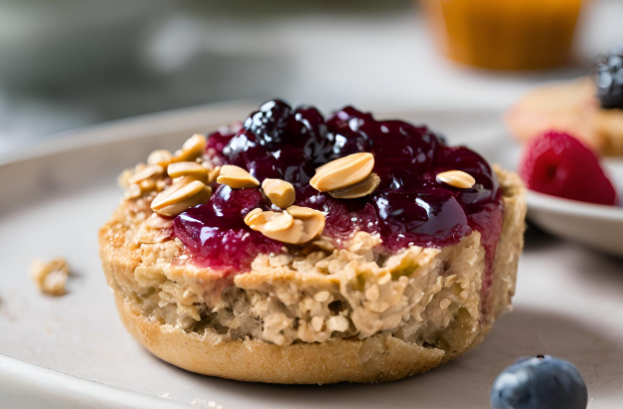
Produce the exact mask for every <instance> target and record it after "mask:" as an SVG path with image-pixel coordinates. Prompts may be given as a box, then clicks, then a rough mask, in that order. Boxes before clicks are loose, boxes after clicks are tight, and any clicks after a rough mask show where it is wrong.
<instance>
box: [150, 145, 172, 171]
mask: <svg viewBox="0 0 623 409" xmlns="http://www.w3.org/2000/svg"><path fill="white" fill-rule="evenodd" d="M171 162H173V154H172V153H171V152H169V151H168V150H166V149H159V150H156V151H153V152H152V153H150V154H149V156H148V157H147V164H148V165H159V166H162V167H163V168H166V167H167V166H169V164H170V163H171Z"/></svg>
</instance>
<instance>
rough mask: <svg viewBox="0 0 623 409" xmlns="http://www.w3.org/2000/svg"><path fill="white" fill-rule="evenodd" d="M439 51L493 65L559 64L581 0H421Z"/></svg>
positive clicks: (568, 54)
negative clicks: (439, 47) (439, 46)
mask: <svg viewBox="0 0 623 409" xmlns="http://www.w3.org/2000/svg"><path fill="white" fill-rule="evenodd" d="M421 1H422V3H423V5H424V8H425V10H426V12H427V14H428V16H429V18H430V20H431V23H432V26H433V28H434V30H435V34H436V37H437V41H438V42H439V43H440V45H441V48H442V50H443V52H444V53H445V54H446V55H447V56H448V57H449V58H451V59H452V60H455V61H458V62H461V63H465V64H468V65H472V66H475V67H482V68H491V69H496V70H538V69H546V68H554V67H558V66H561V65H564V64H566V63H568V62H569V60H570V58H571V46H572V43H573V33H574V31H575V26H576V21H577V19H578V15H579V13H580V9H581V8H582V0H421Z"/></svg>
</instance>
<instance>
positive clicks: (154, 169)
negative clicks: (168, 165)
mask: <svg viewBox="0 0 623 409" xmlns="http://www.w3.org/2000/svg"><path fill="white" fill-rule="evenodd" d="M163 173H164V168H163V167H162V166H160V165H149V166H145V167H144V168H142V169H141V170H139V171H138V172H136V173H135V174H134V175H132V177H130V178H129V179H128V183H130V184H134V183H140V182H142V181H143V180H146V179H149V178H152V177H154V176H158V175H161V174H163Z"/></svg>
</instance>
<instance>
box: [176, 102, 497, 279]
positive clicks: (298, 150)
mask: <svg viewBox="0 0 623 409" xmlns="http://www.w3.org/2000/svg"><path fill="white" fill-rule="evenodd" d="M357 152H371V153H373V154H374V157H375V167H374V172H375V173H377V174H378V175H379V176H380V177H381V184H380V186H379V188H378V189H377V190H376V191H375V192H374V193H373V194H372V195H370V196H367V197H363V198H361V199H334V198H332V197H331V196H330V195H329V194H327V193H320V192H318V191H316V190H315V189H313V188H312V187H311V186H310V185H309V179H310V178H311V177H312V176H313V175H314V170H315V168H317V167H319V166H321V165H323V164H325V163H327V162H329V161H331V160H334V159H337V158H340V157H343V156H346V155H350V154H352V153H357ZM206 156H207V158H208V159H209V160H212V162H213V163H215V164H216V165H224V164H233V165H237V166H240V167H242V168H244V169H247V170H248V171H249V172H250V173H251V174H252V175H253V176H255V177H256V178H257V179H258V180H259V181H260V182H261V181H262V180H263V179H265V178H279V179H283V180H286V181H288V182H291V183H292V184H294V186H295V188H296V191H297V196H296V204H297V205H299V206H307V207H311V208H314V209H317V210H320V211H323V212H325V214H326V227H325V230H324V233H323V234H325V235H328V236H331V237H333V238H334V239H337V240H339V241H343V240H346V239H348V238H349V237H351V236H352V234H353V233H355V232H356V231H366V232H369V233H376V234H379V235H380V237H381V239H382V240H383V247H384V248H385V249H386V250H387V251H388V252H394V251H396V250H399V249H401V248H405V247H408V246H410V245H416V246H425V247H437V248H441V247H444V246H448V245H452V244H456V243H457V242H458V241H459V240H460V239H461V238H463V237H465V236H467V235H469V234H470V233H471V232H472V230H477V231H480V232H482V233H483V244H484V245H485V248H486V250H487V265H488V267H489V270H490V267H491V266H492V263H493V256H494V254H495V246H496V244H497V242H498V239H499V236H500V233H501V227H502V202H501V199H500V194H499V191H498V181H497V179H496V177H495V174H494V173H493V172H492V170H491V167H490V166H489V164H488V163H487V162H486V161H485V160H484V159H483V158H482V157H481V156H479V155H478V154H477V153H475V152H472V151H470V150H469V149H467V148H464V147H450V146H447V145H446V144H445V142H444V140H443V138H441V137H440V136H438V135H436V134H435V133H434V132H432V131H431V130H429V129H428V128H427V127H425V126H415V125H411V124H409V123H406V122H403V121H398V120H385V121H377V120H375V119H374V118H373V117H372V115H371V114H369V113H364V112H360V111H358V110H356V109H355V108H353V107H346V108H343V109H342V110H340V111H338V112H336V113H335V114H333V115H332V116H331V117H329V118H328V119H326V120H325V118H324V117H323V116H322V114H321V113H320V112H319V111H318V110H317V109H316V108H314V107H310V106H304V107H299V108H296V109H293V108H291V107H290V106H289V105H288V104H286V103H284V102H282V101H279V100H274V101H269V102H266V103H264V104H263V105H262V106H261V107H260V110H259V111H257V112H254V113H252V114H251V115H250V116H249V117H248V118H247V119H246V121H245V122H244V123H243V124H242V126H240V125H238V126H233V127H230V128H226V127H225V128H221V129H219V130H218V131H217V132H214V133H212V134H211V135H209V137H208V147H207V150H206ZM447 170H462V171H464V172H467V173H469V174H470V175H472V176H473V177H474V178H475V180H476V184H475V185H474V187H473V188H470V189H459V188H454V187H452V186H449V185H446V184H444V183H442V182H438V181H437V180H436V175H437V174H438V173H440V172H443V171H447ZM214 188H216V190H215V191H214V194H213V195H212V198H211V199H210V201H209V202H208V203H207V204H205V205H201V206H197V207H195V208H193V209H190V210H188V211H187V212H185V213H182V214H181V215H179V216H178V217H177V218H176V219H175V223H174V232H173V234H174V236H175V237H177V238H179V239H180V240H181V241H182V242H183V243H184V244H185V245H186V246H187V247H188V249H189V250H190V252H191V253H192V255H193V257H194V260H195V262H196V263H199V264H200V265H205V266H210V267H213V268H215V269H222V270H226V271H244V270H246V269H248V268H249V263H250V262H251V261H252V260H253V258H254V257H255V256H256V255H257V254H260V253H271V252H272V253H278V252H280V251H281V250H282V249H283V247H284V245H283V244H282V243H280V242H277V241H274V240H271V239H269V238H267V237H264V236H263V235H262V234H261V233H258V232H255V231H253V230H251V229H250V228H248V227H247V226H246V225H245V224H244V221H243V217H244V216H245V215H246V214H247V213H248V212H249V211H251V210H252V209H254V208H256V207H260V208H263V209H269V208H270V207H271V204H270V202H268V201H267V199H266V198H264V197H263V195H262V193H261V191H260V189H259V188H254V189H239V190H235V189H230V188H229V187H227V186H225V185H219V186H218V187H216V186H214ZM490 280H491V277H488V276H485V280H484V283H483V291H487V289H488V287H489V286H490Z"/></svg>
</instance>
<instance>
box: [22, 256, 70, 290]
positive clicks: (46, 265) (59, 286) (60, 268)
mask: <svg viewBox="0 0 623 409" xmlns="http://www.w3.org/2000/svg"><path fill="white" fill-rule="evenodd" d="M67 275H69V266H68V265H67V261H66V260H65V259H64V258H62V257H56V258H55V259H53V260H51V261H48V262H45V261H42V260H38V259H35V260H34V261H33V262H32V265H31V267H30V277H31V278H32V280H33V281H34V282H35V283H36V284H37V287H39V290H40V291H41V292H42V293H44V294H47V295H53V296H61V295H63V294H65V293H66V289H65V284H66V283H67Z"/></svg>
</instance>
